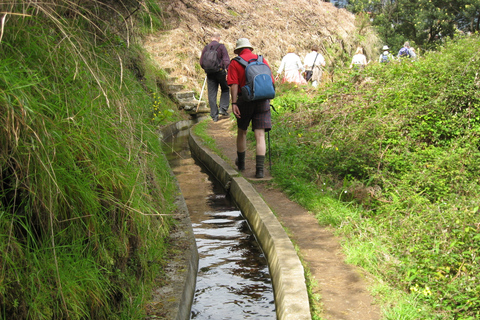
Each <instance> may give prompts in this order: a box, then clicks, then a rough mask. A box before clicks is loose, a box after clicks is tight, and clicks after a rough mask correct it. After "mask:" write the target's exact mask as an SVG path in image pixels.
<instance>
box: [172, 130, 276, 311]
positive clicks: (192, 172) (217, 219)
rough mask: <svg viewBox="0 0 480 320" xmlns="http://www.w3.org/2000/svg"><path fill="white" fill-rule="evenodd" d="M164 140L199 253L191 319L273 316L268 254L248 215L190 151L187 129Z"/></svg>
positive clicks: (273, 304)
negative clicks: (265, 253) (244, 215)
mask: <svg viewBox="0 0 480 320" xmlns="http://www.w3.org/2000/svg"><path fill="white" fill-rule="evenodd" d="M165 143H166V146H165V148H164V150H165V153H166V154H167V157H168V160H169V163H170V166H171V167H172V169H173V172H174V173H175V176H176V177H177V180H178V182H179V184H180V189H181V190H182V194H183V196H184V198H185V201H186V203H187V207H188V210H189V213H190V219H191V221H192V225H193V231H194V233H195V239H196V242H197V247H198V252H199V257H200V260H199V271H198V275H197V285H196V292H195V297H194V301H193V306H192V312H191V319H202V320H203V319H215V320H219V319H222V320H227V319H231V320H236V319H238V320H243V319H276V314H275V303H274V297H273V288H272V281H271V277H270V274H269V271H268V266H267V260H266V258H265V256H264V254H263V252H262V250H261V248H260V246H259V244H258V243H257V241H256V238H255V236H254V235H253V233H252V231H251V230H250V227H249V225H248V223H247V221H246V220H245V218H244V217H243V215H242V214H241V212H240V210H239V209H238V208H237V207H236V206H235V204H234V202H233V201H232V200H231V199H230V197H229V196H228V195H227V194H226V192H225V190H224V189H223V188H222V186H221V185H220V183H219V182H218V181H217V180H216V179H215V178H214V177H212V176H211V175H210V174H209V173H208V171H207V170H206V169H205V168H204V167H203V166H202V165H201V164H200V163H199V162H198V161H195V160H194V159H193V158H192V157H191V154H190V150H189V148H188V130H184V131H181V132H179V133H178V134H177V135H175V136H173V137H171V138H169V139H166V140H165Z"/></svg>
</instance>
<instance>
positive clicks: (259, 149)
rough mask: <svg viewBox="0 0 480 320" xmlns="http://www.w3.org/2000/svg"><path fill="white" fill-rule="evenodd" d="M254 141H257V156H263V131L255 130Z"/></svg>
mask: <svg viewBox="0 0 480 320" xmlns="http://www.w3.org/2000/svg"><path fill="white" fill-rule="evenodd" d="M255 140H256V141H257V156H264V155H265V153H266V150H267V148H266V146H265V129H255Z"/></svg>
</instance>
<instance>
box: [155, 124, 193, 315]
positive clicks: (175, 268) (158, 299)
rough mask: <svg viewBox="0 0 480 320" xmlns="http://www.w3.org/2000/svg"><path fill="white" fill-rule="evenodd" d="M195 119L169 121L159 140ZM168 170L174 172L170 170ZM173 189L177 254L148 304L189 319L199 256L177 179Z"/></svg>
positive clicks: (187, 125) (185, 127)
mask: <svg viewBox="0 0 480 320" xmlns="http://www.w3.org/2000/svg"><path fill="white" fill-rule="evenodd" d="M196 122H198V121H189V120H185V121H179V122H177V123H175V124H172V125H170V126H168V127H166V128H164V129H162V130H161V132H159V138H160V140H163V139H164V138H167V137H170V136H172V135H175V134H177V133H178V132H179V131H181V130H187V129H188V128H190V127H191V126H192V125H194V124H195V123H196ZM170 174H171V175H172V176H174V173H173V171H172V172H171V173H170ZM177 190H178V196H177V198H176V201H175V203H176V205H177V208H178V209H177V217H176V218H175V219H176V221H177V228H176V229H175V231H174V232H172V233H171V234H170V237H172V238H173V239H175V241H174V243H176V244H177V245H178V246H179V248H178V251H179V252H181V254H178V255H177V256H176V257H175V259H172V261H169V263H168V264H167V266H166V267H165V270H166V276H167V278H168V279H169V281H168V285H166V286H164V287H162V288H158V289H157V290H155V291H154V292H153V298H152V301H153V303H152V306H153V307H152V308H155V304H156V303H159V304H160V305H161V308H160V309H161V311H162V313H164V315H165V317H166V319H172V320H189V319H190V317H191V311H192V304H193V298H194V296H195V289H196V283H197V273H198V260H199V256H198V248H197V244H196V240H195V235H194V233H193V227H192V221H191V220H190V213H189V212H188V208H187V204H186V202H185V199H184V198H183V195H182V191H181V190H180V186H179V185H178V183H177ZM149 319H150V318H149Z"/></svg>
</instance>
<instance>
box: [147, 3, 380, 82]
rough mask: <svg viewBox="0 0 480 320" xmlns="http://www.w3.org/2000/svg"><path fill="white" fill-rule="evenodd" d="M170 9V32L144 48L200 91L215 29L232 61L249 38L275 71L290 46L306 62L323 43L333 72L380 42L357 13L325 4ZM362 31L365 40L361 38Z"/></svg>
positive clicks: (150, 39) (208, 5) (152, 39)
mask: <svg viewBox="0 0 480 320" xmlns="http://www.w3.org/2000/svg"><path fill="white" fill-rule="evenodd" d="M162 1H163V0H162ZM165 8H166V13H167V15H168V16H167V17H165V19H166V20H168V23H169V25H170V26H171V29H170V30H169V31H166V32H161V33H157V34H154V35H151V36H149V37H147V38H146V39H145V42H144V46H145V48H146V49H147V51H149V52H150V54H151V55H152V57H153V58H154V60H155V61H156V62H157V63H158V64H159V65H160V66H161V67H162V68H169V69H171V70H172V75H173V76H176V77H177V78H178V81H180V82H183V83H185V85H186V87H188V88H190V89H195V90H197V91H200V89H201V85H202V83H203V82H202V81H203V78H204V73H203V70H201V68H200V66H199V64H198V60H199V58H200V53H201V51H202V49H203V47H204V46H205V44H206V43H208V42H209V41H210V35H211V34H212V33H213V32H215V31H218V32H220V34H221V35H222V40H221V42H223V43H224V44H225V46H226V47H227V49H228V52H229V54H230V56H231V57H233V48H234V46H235V42H236V40H237V39H238V38H242V37H246V38H249V40H250V42H251V43H252V45H253V46H254V49H255V52H257V53H261V54H263V55H264V56H265V57H266V58H267V59H268V60H269V62H270V64H271V65H272V66H273V71H276V69H277V68H278V66H279V65H280V61H281V59H282V57H283V56H284V55H285V54H286V48H287V46H288V45H289V44H293V45H295V46H296V47H297V53H298V54H299V55H300V56H301V57H302V58H303V56H304V55H305V54H306V53H307V52H308V51H309V48H310V46H311V45H312V44H318V45H320V47H321V52H322V54H323V55H324V56H325V58H326V60H327V67H329V66H330V68H332V65H333V64H338V63H339V62H340V61H339V59H338V58H339V57H340V56H344V55H345V54H346V55H347V56H348V55H350V54H351V52H352V51H354V47H355V46H357V45H364V46H365V44H374V43H376V41H377V40H376V37H375V35H374V34H373V31H372V30H371V29H370V28H368V27H365V26H363V27H362V26H358V25H356V24H357V22H356V20H355V16H354V15H352V14H351V13H349V12H348V11H346V10H345V9H338V8H336V7H335V6H333V5H332V4H331V3H328V2H323V1H320V0H317V1H307V0H294V1H282V0H271V1H240V0H229V1H228V0H227V1H212V0H175V1H172V2H171V3H170V4H166V3H165ZM357 30H360V34H361V35H362V36H361V37H358V36H356V35H357V34H358V33H357ZM359 39H362V40H361V41H360V40H359ZM376 47H377V46H373V45H371V46H365V49H366V53H367V57H368V56H369V55H370V56H373V54H376ZM328 65H329V66H328Z"/></svg>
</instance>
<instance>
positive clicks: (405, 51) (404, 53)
mask: <svg viewBox="0 0 480 320" xmlns="http://www.w3.org/2000/svg"><path fill="white" fill-rule="evenodd" d="M398 55H399V56H400V57H410V51H409V50H408V48H406V47H403V48H402V49H400V51H399V52H398Z"/></svg>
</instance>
